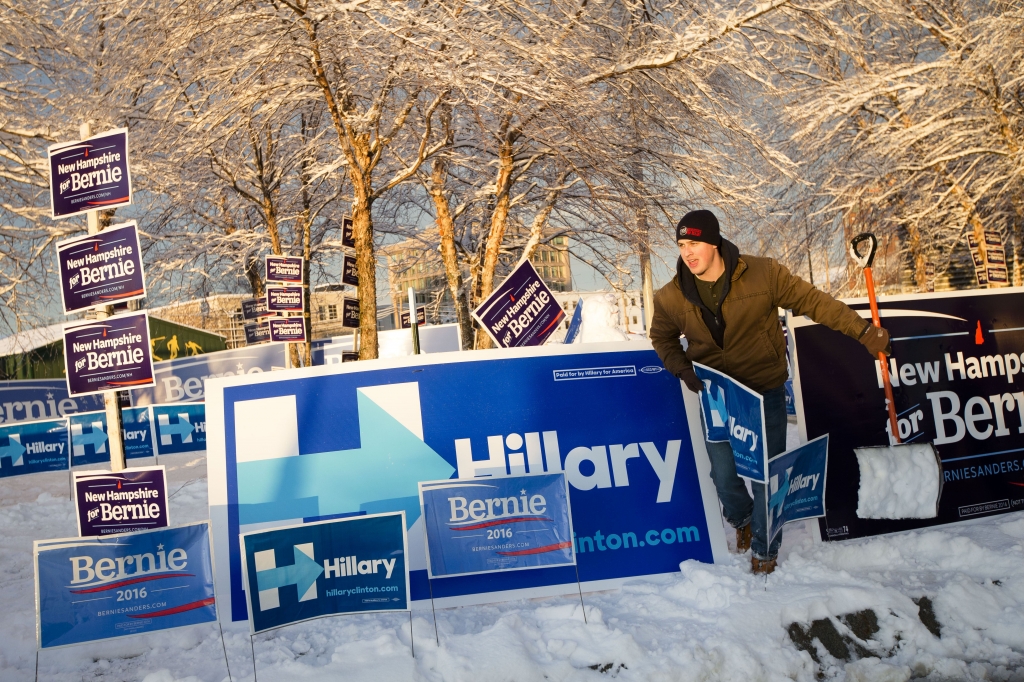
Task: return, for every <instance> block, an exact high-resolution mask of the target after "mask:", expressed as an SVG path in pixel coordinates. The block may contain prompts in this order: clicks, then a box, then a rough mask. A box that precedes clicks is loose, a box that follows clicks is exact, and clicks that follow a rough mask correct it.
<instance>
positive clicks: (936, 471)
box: [853, 443, 942, 519]
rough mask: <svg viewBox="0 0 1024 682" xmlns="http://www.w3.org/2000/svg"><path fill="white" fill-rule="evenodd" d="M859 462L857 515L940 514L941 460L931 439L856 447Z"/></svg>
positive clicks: (900, 516) (929, 516)
mask: <svg viewBox="0 0 1024 682" xmlns="http://www.w3.org/2000/svg"><path fill="white" fill-rule="evenodd" d="M853 452H854V453H855V454H856V455H857V463H858V464H859V465H860V490H859V491H858V498H857V516H858V517H860V518H862V519H933V518H935V517H936V516H938V515H939V498H940V497H941V495H942V461H941V460H940V459H939V455H938V453H937V452H936V451H935V448H934V447H933V446H932V444H931V443H907V444H905V445H890V446H888V447H867V448H854V450H853Z"/></svg>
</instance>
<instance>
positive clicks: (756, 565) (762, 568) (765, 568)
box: [750, 556, 776, 575]
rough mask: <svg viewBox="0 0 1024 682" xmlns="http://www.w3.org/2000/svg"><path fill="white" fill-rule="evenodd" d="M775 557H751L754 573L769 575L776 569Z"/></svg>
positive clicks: (751, 568) (751, 566)
mask: <svg viewBox="0 0 1024 682" xmlns="http://www.w3.org/2000/svg"><path fill="white" fill-rule="evenodd" d="M775 565H776V560H775V559H758V558H757V557H756V556H752V557H750V571H751V572H752V573H754V574H761V575H768V574H769V573H771V572H773V571H774V570H775Z"/></svg>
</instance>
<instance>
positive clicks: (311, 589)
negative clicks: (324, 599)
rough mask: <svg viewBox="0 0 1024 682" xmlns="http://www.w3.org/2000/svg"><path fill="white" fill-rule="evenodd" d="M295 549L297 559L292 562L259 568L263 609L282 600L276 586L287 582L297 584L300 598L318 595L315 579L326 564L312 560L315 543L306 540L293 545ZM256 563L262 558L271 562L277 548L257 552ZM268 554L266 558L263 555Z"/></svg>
mask: <svg viewBox="0 0 1024 682" xmlns="http://www.w3.org/2000/svg"><path fill="white" fill-rule="evenodd" d="M292 552H293V555H294V557H295V563H293V564H292V565H291V566H279V567H273V568H265V569H263V570H262V571H260V570H257V571H256V585H257V587H258V588H259V592H260V594H259V597H260V610H261V611H265V610H267V609H269V608H276V607H277V606H278V605H279V604H280V597H279V595H278V594H277V589H278V588H280V587H285V586H286V585H295V589H296V590H297V593H298V595H299V601H309V600H310V599H316V579H317V578H319V577H320V574H321V573H323V572H324V569H323V566H321V565H320V564H318V563H317V562H316V561H314V560H313V556H312V555H313V543H312V542H307V543H304V544H301V545H294V546H293V547H292ZM257 554H258V555H263V557H260V556H257V557H256V558H257V565H259V563H260V559H263V560H264V561H268V562H272V561H273V557H274V550H268V551H264V552H258V553H257ZM264 557H265V558H264Z"/></svg>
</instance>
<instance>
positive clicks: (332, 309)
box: [327, 303, 338, 320]
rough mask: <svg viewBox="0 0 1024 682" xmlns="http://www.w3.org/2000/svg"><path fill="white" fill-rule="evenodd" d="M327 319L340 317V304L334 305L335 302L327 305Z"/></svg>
mask: <svg viewBox="0 0 1024 682" xmlns="http://www.w3.org/2000/svg"><path fill="white" fill-rule="evenodd" d="M327 319H329V320H336V319H338V306H336V305H334V304H333V303H332V304H330V305H329V306H327Z"/></svg>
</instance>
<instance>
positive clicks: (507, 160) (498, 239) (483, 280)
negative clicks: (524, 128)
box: [476, 137, 514, 348]
mask: <svg viewBox="0 0 1024 682" xmlns="http://www.w3.org/2000/svg"><path fill="white" fill-rule="evenodd" d="M513 163H514V159H513V156H512V141H511V140H509V139H508V138H507V137H506V138H505V139H504V140H502V143H501V146H500V147H499V148H498V178H497V180H496V181H495V183H494V190H495V197H494V212H493V213H492V214H491V229H490V231H489V232H488V234H487V246H486V248H485V249H484V259H483V261H484V262H483V266H482V268H481V271H480V299H481V300H483V299H485V298H487V297H488V296H490V295H491V292H492V291H494V271H495V270H496V269H497V268H498V257H499V256H500V255H501V245H502V242H504V240H505V229H506V227H508V209H509V204H510V202H511V200H512V197H511V195H510V190H511V188H512V168H513ZM492 345H493V344H492V342H491V337H490V336H488V335H487V334H478V335H477V339H476V347H477V348H490V347H491V346H492Z"/></svg>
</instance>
